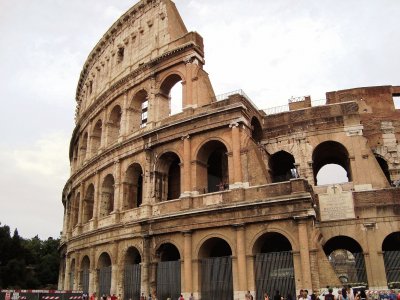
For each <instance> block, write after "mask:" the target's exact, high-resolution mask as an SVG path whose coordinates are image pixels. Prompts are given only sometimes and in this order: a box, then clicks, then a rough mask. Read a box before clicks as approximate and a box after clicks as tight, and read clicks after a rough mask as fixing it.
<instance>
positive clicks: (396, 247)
mask: <svg viewBox="0 0 400 300" xmlns="http://www.w3.org/2000/svg"><path fill="white" fill-rule="evenodd" d="M382 252H383V260H384V264H385V272H386V280H387V285H388V287H389V288H390V289H394V288H399V287H400V286H399V282H400V273H399V270H400V231H396V232H392V233H390V234H388V235H387V236H386V237H385V239H384V240H383V242H382Z"/></svg>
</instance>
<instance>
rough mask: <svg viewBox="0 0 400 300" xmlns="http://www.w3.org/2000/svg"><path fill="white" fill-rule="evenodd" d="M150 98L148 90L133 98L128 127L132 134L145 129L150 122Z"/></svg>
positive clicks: (139, 92) (141, 91)
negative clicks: (139, 129)
mask: <svg viewBox="0 0 400 300" xmlns="http://www.w3.org/2000/svg"><path fill="white" fill-rule="evenodd" d="M148 110H149V96H148V94H147V92H146V90H140V91H138V92H137V93H136V94H135V96H133V98H132V101H131V104H130V110H129V111H128V123H129V125H128V127H129V130H130V132H134V131H135V130H137V129H138V128H143V127H145V126H146V125H147V122H148Z"/></svg>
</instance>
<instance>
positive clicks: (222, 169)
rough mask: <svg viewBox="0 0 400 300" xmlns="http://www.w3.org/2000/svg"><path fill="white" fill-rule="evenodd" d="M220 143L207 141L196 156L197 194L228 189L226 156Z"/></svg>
mask: <svg viewBox="0 0 400 300" xmlns="http://www.w3.org/2000/svg"><path fill="white" fill-rule="evenodd" d="M227 152H228V150H227V148H226V146H225V145H224V144H223V143H222V142H220V141H216V140H213V141H209V142H207V143H205V144H204V145H203V146H202V147H201V148H200V150H199V153H198V155H197V161H198V163H197V180H198V182H197V186H198V187H199V192H202V193H213V192H217V191H223V190H226V189H228V188H229V172H228V171H229V170H228V155H227Z"/></svg>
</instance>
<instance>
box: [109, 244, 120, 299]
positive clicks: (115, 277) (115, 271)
mask: <svg viewBox="0 0 400 300" xmlns="http://www.w3.org/2000/svg"><path fill="white" fill-rule="evenodd" d="M112 256H113V257H112V260H111V261H112V266H111V287H110V293H111V295H112V294H117V283H118V281H119V273H120V272H119V266H118V243H117V242H114V244H113V245H112Z"/></svg>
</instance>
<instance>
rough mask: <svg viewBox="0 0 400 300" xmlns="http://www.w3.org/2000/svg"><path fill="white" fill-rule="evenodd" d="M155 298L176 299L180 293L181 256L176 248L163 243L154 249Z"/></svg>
mask: <svg viewBox="0 0 400 300" xmlns="http://www.w3.org/2000/svg"><path fill="white" fill-rule="evenodd" d="M156 249H157V250H156V252H155V254H156V257H157V260H158V262H157V275H156V276H157V279H156V282H157V287H156V290H157V296H158V297H159V299H167V298H168V297H171V298H172V299H177V298H178V297H179V295H180V293H181V254H180V252H179V249H178V247H176V246H175V245H174V244H173V243H171V242H166V241H164V242H163V243H161V244H160V245H159V246H158V247H157V248H156Z"/></svg>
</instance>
